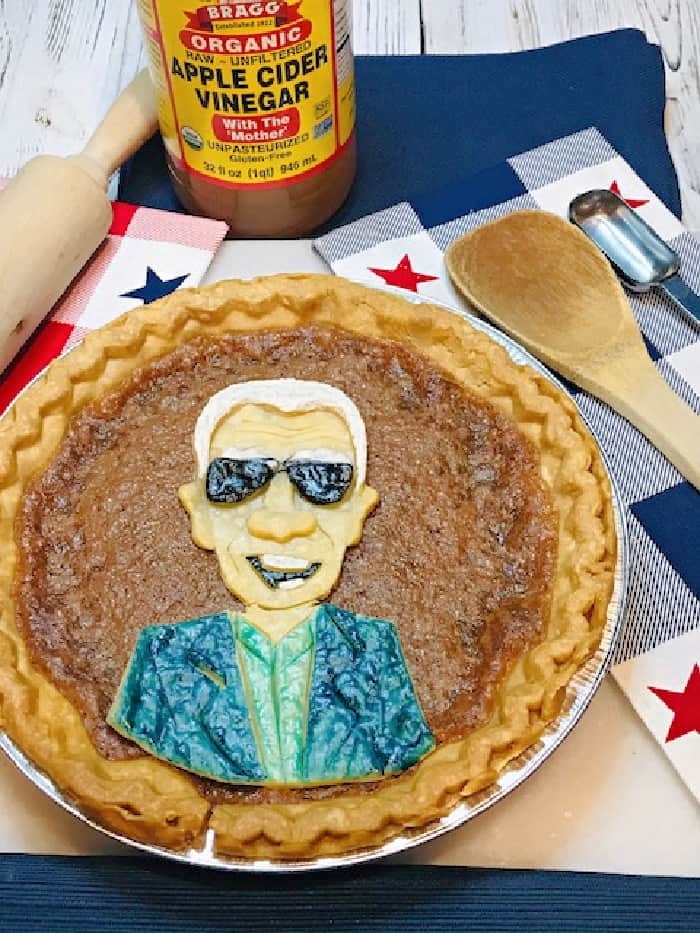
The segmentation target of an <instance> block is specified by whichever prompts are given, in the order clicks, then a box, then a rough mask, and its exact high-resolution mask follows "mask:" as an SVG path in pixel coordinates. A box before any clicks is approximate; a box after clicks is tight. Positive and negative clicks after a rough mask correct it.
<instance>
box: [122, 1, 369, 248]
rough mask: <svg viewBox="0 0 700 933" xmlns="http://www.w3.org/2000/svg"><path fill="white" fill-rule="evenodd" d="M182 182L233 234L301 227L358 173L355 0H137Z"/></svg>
mask: <svg viewBox="0 0 700 933" xmlns="http://www.w3.org/2000/svg"><path fill="white" fill-rule="evenodd" d="M138 2H139V13H140V16H141V21H142V24H143V29H144V34H145V37H146V44H147V49H148V55H149V63H150V71H151V77H152V80H153V84H154V87H155V90H156V96H157V100H158V113H159V120H160V128H161V133H162V135H163V141H164V143H165V151H166V156H167V160H168V168H169V171H170V175H171V178H172V181H173V184H174V186H175V191H176V194H177V196H178V198H179V199H180V201H181V202H182V203H183V205H184V206H185V207H186V208H187V210H189V211H190V212H192V213H195V214H204V215H206V216H208V217H214V218H217V219H219V220H225V221H226V222H227V223H228V224H229V227H230V233H229V235H230V236H238V237H285V236H299V235H302V234H304V233H308V232H310V231H311V230H313V229H314V228H315V227H317V226H319V224H321V223H323V222H324V221H325V220H327V219H328V218H329V217H330V216H331V215H332V214H333V213H334V212H335V211H336V210H337V209H338V208H339V207H340V205H341V204H342V203H343V201H344V200H345V198H346V197H347V195H348V192H349V191H350V187H351V185H352V181H353V178H354V175H355V164H356V144H355V86H354V75H353V55H352V44H351V35H350V33H351V0H296V2H292V3H285V2H281V0H243V2H240V3H218V2H217V3H210V4H208V5H206V6H200V7H196V6H195V3H196V0H194V3H193V2H186V0H138Z"/></svg>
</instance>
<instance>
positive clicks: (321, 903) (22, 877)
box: [0, 855, 700, 933]
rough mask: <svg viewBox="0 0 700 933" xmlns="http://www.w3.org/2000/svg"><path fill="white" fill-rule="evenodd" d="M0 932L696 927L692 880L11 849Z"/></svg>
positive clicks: (0, 876) (656, 931) (570, 931)
mask: <svg viewBox="0 0 700 933" xmlns="http://www.w3.org/2000/svg"><path fill="white" fill-rule="evenodd" d="M32 902H33V903H32ZM30 903H31V904H32V906H31V907H30V906H29V905H30ZM0 929H2V931H3V933H20V931H21V933H33V931H51V933H98V931H99V933H102V931H106V930H108V931H109V933H135V931H141V930H144V931H145V930H148V931H149V933H225V931H229V930H235V931H236V933H259V931H268V930H269V931H272V930H274V931H275V933H286V931H290V933H291V931H299V933H326V931H328V930H332V931H333V933H350V931H352V933H394V931H399V930H401V931H413V933H447V931H449V933H456V931H462V930H470V931H479V933H487V931H493V933H496V931H498V933H510V931H517V933H535V931H545V933H581V931H584V930H590V931H595V933H609V931H622V930H634V931H635V933H667V931H678V933H689V931H691V930H698V929H700V882H698V881H696V880H693V879H688V878H644V877H635V876H623V875H598V874H582V873H578V872H566V873H564V872H540V871H537V872H536V871H484V870H478V869H468V868H435V867H433V868H421V867H417V866H390V865H373V866H366V867H362V868H355V869H348V870H347V871H343V872H335V873H328V872H325V873H321V874H313V875H301V876H299V875H297V876H295V877H289V876H288V877H279V876H277V877H271V876H267V877H255V876H252V875H244V874H229V873H227V872H226V873H224V872H212V871H207V870H206V869H201V868H188V867H183V866H180V865H173V864H168V863H166V862H160V861H154V860H151V859H146V858H138V857H130V858H126V857H125V858H120V857H119V856H116V857H109V858H80V857H72V858H66V857H59V856H54V857H50V856H49V857H41V858H40V857H34V858H32V857H30V856H21V855H15V856H12V855H11V856H5V858H4V859H3V860H2V862H1V863H0Z"/></svg>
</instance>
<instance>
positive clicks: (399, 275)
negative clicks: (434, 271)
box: [368, 253, 437, 292]
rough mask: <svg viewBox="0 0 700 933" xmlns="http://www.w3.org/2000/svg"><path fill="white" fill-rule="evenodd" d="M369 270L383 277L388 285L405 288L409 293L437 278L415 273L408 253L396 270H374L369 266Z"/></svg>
mask: <svg viewBox="0 0 700 933" xmlns="http://www.w3.org/2000/svg"><path fill="white" fill-rule="evenodd" d="M368 268H369V271H370V272H374V274H375V275H378V276H381V278H383V279H384V281H385V282H386V284H387V285H396V286H397V287H398V288H405V289H406V290H407V291H409V292H417V291H418V286H419V285H420V283H421V282H434V281H435V279H436V278H437V276H436V275H424V274H423V273H422V272H414V271H413V267H412V266H411V260H410V259H409V258H408V253H406V255H405V256H404V257H403V259H402V260H401V261H400V262H399V264H398V266H397V267H396V268H395V269H373V268H372V267H371V266H368Z"/></svg>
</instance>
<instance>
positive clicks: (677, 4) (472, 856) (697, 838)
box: [0, 0, 700, 875]
mask: <svg viewBox="0 0 700 933" xmlns="http://www.w3.org/2000/svg"><path fill="white" fill-rule="evenodd" d="M354 11H355V47H356V50H357V51H358V52H361V53H377V54H382V53H407V54H408V53H420V52H426V53H431V52H434V53H438V52H440V53H455V52H498V51H516V50H518V49H523V48H531V47H534V46H539V45H546V44H550V43H553V42H557V41H561V40H564V39H568V38H573V37H575V36H579V35H584V34H586V33H590V32H601V31H604V30H607V29H611V28H616V27H620V26H638V27H641V28H643V29H644V30H645V31H646V33H647V36H648V37H649V38H650V39H651V40H652V41H655V42H658V43H659V44H660V45H661V46H662V48H663V51H664V58H665V62H666V68H667V82H668V83H667V91H668V97H669V105H668V113H667V121H668V122H667V128H668V133H669V138H670V142H671V150H672V153H673V156H674V159H675V162H676V167H677V170H678V173H679V176H680V179H681V189H682V194H683V202H684V212H685V220H686V223H687V224H688V225H689V226H690V227H691V228H696V229H699V230H700V4H699V2H698V0H423V2H422V3H421V2H420V0H355V3H354ZM142 64H143V53H142V45H141V39H140V33H139V28H138V23H137V19H136V15H135V11H134V8H133V0H0V125H2V127H3V133H2V135H0V175H9V174H12V173H14V172H15V171H16V170H17V169H18V168H19V167H20V166H21V165H22V164H23V163H24V162H25V161H26V160H27V159H29V158H30V157H31V156H32V155H34V154H35V153H37V152H40V151H47V152H55V153H67V152H71V151H74V150H76V149H78V148H79V147H80V145H81V143H82V142H83V141H84V140H85V138H86V137H87V135H88V134H89V131H90V130H91V128H92V127H93V126H94V125H95V123H96V122H97V121H98V119H99V117H100V116H101V115H102V114H103V113H104V112H105V111H106V109H107V107H108V105H109V103H110V102H111V100H112V99H113V98H114V96H115V95H116V93H117V91H118V90H119V89H120V88H121V87H122V86H123V85H125V84H126V83H127V82H128V81H129V80H130V78H131V77H133V75H134V74H135V72H136V71H137V70H138V69H139V68H140V67H141V65H142ZM263 245H264V244H263ZM259 246H260V244H256V243H249V244H245V243H228V244H225V246H224V248H223V249H222V251H221V253H220V255H219V256H217V259H216V262H215V264H214V266H213V267H212V269H211V274H212V275H213V276H214V277H216V276H223V275H233V274H237V275H241V274H246V273H247V274H253V273H255V272H268V271H271V270H270V269H269V268H267V266H266V265H265V262H269V256H270V250H269V249H268V247H267V246H265V247H264V251H262V250H260V249H258V247H259ZM285 247H286V248H287V250H288V251H287V252H285V253H283V250H282V249H281V247H280V250H279V254H278V256H279V258H276V259H275V262H276V265H277V266H278V267H284V268H286V267H289V268H290V269H291V268H294V269H297V270H304V269H306V268H310V269H315V268H316V265H315V263H318V262H320V260H319V259H318V257H317V256H315V255H314V254H313V253H312V251H311V250H310V248H309V246H308V244H307V243H304V242H301V241H300V242H298V243H292V244H285ZM280 264H281V266H280ZM278 271H279V269H278ZM621 788H622V791H621ZM13 850H14V851H25V852H55V853H60V852H71V853H98V852H106V851H123V850H122V849H121V848H120V847H119V846H116V845H115V844H111V843H109V842H108V841H107V840H105V839H104V837H102V836H100V835H98V834H96V833H93V832H91V831H90V830H89V829H87V828H85V827H82V826H81V825H80V824H79V823H77V821H75V820H74V819H73V818H72V817H70V816H69V815H68V814H65V813H64V812H63V811H61V810H60V809H59V808H58V807H56V806H55V805H53V804H51V803H50V801H48V800H47V798H45V797H44V795H43V794H41V793H40V792H39V791H37V790H36V789H35V788H34V787H33V786H32V785H31V784H29V783H28V782H27V781H26V780H25V779H24V778H23V777H22V776H21V775H20V774H19V773H18V772H16V771H15V770H14V769H13V768H12V766H11V765H10V764H9V762H6V761H4V760H3V759H2V758H1V757H0V851H13ZM699 850H700V820H699V819H698V812H697V807H696V804H695V802H694V801H693V800H692V798H691V797H690V795H689V794H688V792H687V790H686V789H685V787H684V786H683V785H682V784H681V782H680V781H679V780H678V778H677V777H676V776H675V774H674V772H673V771H672V769H671V767H670V765H669V764H668V762H667V761H666V759H665V758H664V756H663V755H662V754H661V751H660V750H659V749H658V747H657V746H656V744H655V743H654V741H653V740H652V739H651V737H650V736H649V735H648V734H647V733H646V731H645V730H644V727H643V726H642V724H641V722H640V721H639V720H638V719H637V717H636V716H635V714H634V713H633V711H632V709H631V707H630V706H629V705H628V704H627V703H626V702H625V701H624V699H623V698H622V696H621V694H620V693H619V692H618V691H617V690H616V688H615V687H614V685H613V684H612V683H611V682H609V681H608V682H606V683H605V684H604V685H603V688H602V689H601V691H600V693H599V694H598V695H597V697H596V699H595V700H594V703H593V705H592V707H591V710H590V712H589V713H588V714H587V715H586V717H584V719H583V721H582V723H581V725H580V726H579V727H578V728H577V730H576V731H575V732H574V734H573V735H572V736H571V738H570V739H568V740H567V742H566V743H565V745H564V746H563V747H562V749H560V750H559V751H558V752H557V754H556V755H555V756H553V758H552V759H551V760H550V761H549V762H548V763H547V764H546V765H545V766H544V767H543V768H542V769H541V771H540V772H539V773H538V774H537V775H535V776H534V777H533V778H532V779H531V780H529V781H528V782H526V784H525V785H524V786H523V787H522V788H520V789H519V790H518V791H517V792H516V793H515V794H513V795H512V797H511V798H509V799H508V800H507V801H505V802H504V803H503V804H501V805H499V807H497V808H494V810H493V811H491V812H490V813H488V814H486V815H485V816H483V817H480V818H479V820H477V821H475V822H474V823H473V824H470V825H469V826H467V827H464V828H463V829H462V830H460V831H458V832H455V833H453V834H451V835H450V836H449V837H447V838H445V839H443V840H440V841H439V842H436V843H434V844H432V845H431V846H429V847H422V848H421V849H420V850H417V851H416V852H415V853H413V854H412V855H411V856H410V858H411V859H412V860H416V861H433V862H438V863H443V864H444V863H452V864H472V865H492V866H511V867H517V866H526V867H547V868H562V869H566V868H578V869H588V870H591V869H592V870H596V869H597V870H614V871H628V872H652V873H656V874H686V875H692V874H696V873H697V852H698V851H699Z"/></svg>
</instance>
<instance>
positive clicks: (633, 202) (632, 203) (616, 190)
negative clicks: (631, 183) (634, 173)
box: [610, 180, 649, 207]
mask: <svg viewBox="0 0 700 933" xmlns="http://www.w3.org/2000/svg"><path fill="white" fill-rule="evenodd" d="M610 190H611V191H612V193H613V194H616V195H617V196H618V198H622V192H621V191H620V186H619V185H618V183H617V180H615V181H613V183H612V184H611V185H610ZM622 200H623V201H624V202H625V204H627V206H628V207H644V205H645V204H648V203H649V198H647V199H646V201H642V200H638V199H636V198H622Z"/></svg>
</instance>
